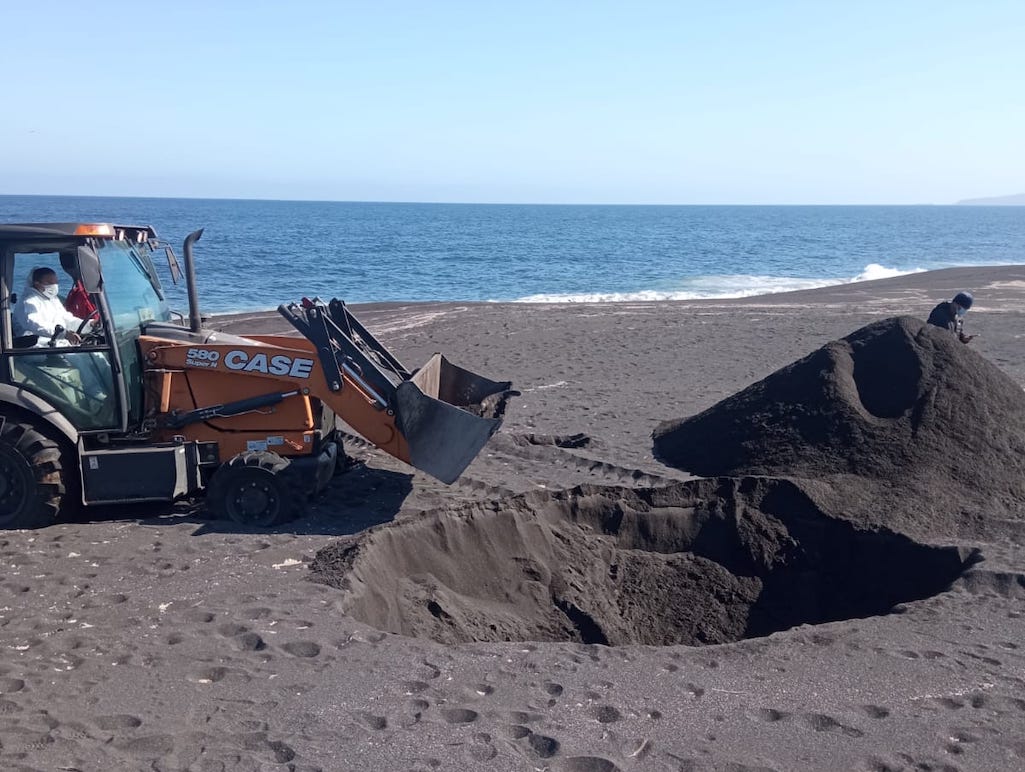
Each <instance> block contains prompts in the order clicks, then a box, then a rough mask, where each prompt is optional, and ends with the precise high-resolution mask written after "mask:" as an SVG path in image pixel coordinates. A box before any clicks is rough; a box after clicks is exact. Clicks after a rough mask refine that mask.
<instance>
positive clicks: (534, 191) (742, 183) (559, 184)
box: [0, 0, 1025, 204]
mask: <svg viewBox="0 0 1025 772" xmlns="http://www.w3.org/2000/svg"><path fill="white" fill-rule="evenodd" d="M0 21H2V28H3V30H4V41H3V43H2V44H0V66H2V72H3V73H4V76H3V91H2V93H3V117H2V120H0V193H13V194H29V193H33V194H35V193H38V194H78V195H126V196H143V195H153V196H190V197H238V198H297V199H330V200H376V201H485V202H579V203H590V202H594V203H681V204H687V203H766V204H772V203H823V204H832V203H855V204H858V203H950V202H952V201H955V200H958V199H961V198H968V197H975V196H989V195H1002V194H1010V193H1020V192H1025V2H1022V0H978V2H967V0H963V1H962V0H959V1H957V2H950V1H947V2H944V0H930V1H928V2H918V1H917V0H913V1H910V2H904V1H902V0H888V2H849V3H834V2H831V1H830V0H817V1H815V2H785V1H781V2H729V1H728V0H726V1H724V2H719V3H713V2H701V3H694V2H684V1H683V0H681V1H680V2H669V1H666V2H658V1H654V0H637V1H636V2H627V1H626V0H622V1H621V2H584V1H583V0H581V1H579V2H559V0H547V1H546V2H534V1H533V0H526V1H521V2H503V3H498V2H487V0H474V1H472V2H471V1H470V0H467V1H465V2H456V1H455V0H435V1H424V0H421V1H420V2H412V1H410V2H399V1H389V0H375V1H373V2H370V1H368V2H360V3H356V2H343V1H339V2H302V0H295V1H293V2H283V1H278V2H261V1H260V0H252V1H251V2H236V1H234V0H224V1H223V2H212V1H211V0H205V1H204V2H195V1H194V0H177V1H176V2H152V3H145V2H138V1H137V0H136V1H134V2H121V1H120V0H96V1H95V2H89V3H79V2H71V1H70V0H68V1H67V2H54V1H53V0H29V1H27V2H5V3H4V4H3V8H2V10H0Z"/></svg>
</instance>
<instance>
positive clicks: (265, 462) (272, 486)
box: [206, 451, 306, 528]
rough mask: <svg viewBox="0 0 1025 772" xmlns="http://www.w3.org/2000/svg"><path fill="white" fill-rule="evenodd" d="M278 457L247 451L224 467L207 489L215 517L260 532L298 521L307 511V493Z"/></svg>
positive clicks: (212, 479) (284, 461)
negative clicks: (255, 528) (263, 529)
mask: <svg viewBox="0 0 1025 772" xmlns="http://www.w3.org/2000/svg"><path fill="white" fill-rule="evenodd" d="M290 466H291V465H290V464H289V462H288V461H287V460H286V459H284V458H282V457H281V456H279V455H278V454H277V453H270V452H267V451H247V452H245V453H240V454H238V455H237V456H235V457H234V458H233V459H231V460H230V461H228V462H227V463H226V464H223V465H222V466H221V467H220V468H219V469H218V470H217V471H216V472H215V473H214V476H213V478H211V480H210V486H209V488H207V492H206V501H207V508H208V509H209V510H210V512H211V513H212V514H213V515H214V517H216V518H218V519H222V520H233V521H235V522H236V523H239V524H241V525H247V526H254V527H257V528H269V527H271V526H274V525H278V524H280V523H287V522H289V521H291V520H295V519H296V518H297V517H299V516H300V515H301V514H302V513H303V512H304V510H305V509H306V491H304V490H303V487H302V485H301V481H300V480H299V479H298V478H297V477H296V475H295V474H294V473H293V471H292V469H291V468H290Z"/></svg>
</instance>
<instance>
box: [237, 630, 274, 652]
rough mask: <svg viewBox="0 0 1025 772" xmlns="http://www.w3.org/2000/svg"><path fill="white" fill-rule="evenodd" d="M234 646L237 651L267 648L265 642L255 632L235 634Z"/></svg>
mask: <svg viewBox="0 0 1025 772" xmlns="http://www.w3.org/2000/svg"><path fill="white" fill-rule="evenodd" d="M234 641H235V647H236V648H237V649H238V650H239V651H262V650H263V649H265V648H267V644H266V643H265V642H264V640H263V638H261V637H260V636H259V635H257V634H256V633H242V634H241V635H236V636H235V638H234Z"/></svg>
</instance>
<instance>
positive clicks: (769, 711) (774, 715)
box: [748, 708, 790, 724]
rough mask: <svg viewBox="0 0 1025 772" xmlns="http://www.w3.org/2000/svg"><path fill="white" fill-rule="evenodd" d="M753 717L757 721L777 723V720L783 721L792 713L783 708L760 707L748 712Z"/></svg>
mask: <svg viewBox="0 0 1025 772" xmlns="http://www.w3.org/2000/svg"><path fill="white" fill-rule="evenodd" d="M748 715H749V716H750V717H751V718H753V719H755V720H756V721H763V722H765V723H766V724H775V723H776V722H777V721H783V720H784V719H786V718H789V717H790V714H789V713H787V712H786V711H783V710H776V709H775V708H758V710H753V711H751V712H750V713H749V714H748Z"/></svg>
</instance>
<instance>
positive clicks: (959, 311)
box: [957, 308, 968, 316]
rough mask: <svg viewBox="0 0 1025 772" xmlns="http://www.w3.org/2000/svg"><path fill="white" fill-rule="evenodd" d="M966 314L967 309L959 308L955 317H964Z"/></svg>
mask: <svg viewBox="0 0 1025 772" xmlns="http://www.w3.org/2000/svg"><path fill="white" fill-rule="evenodd" d="M966 313H968V309H967V308H959V309H957V315H958V316H964V315H965V314H966Z"/></svg>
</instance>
